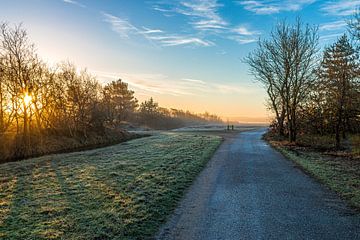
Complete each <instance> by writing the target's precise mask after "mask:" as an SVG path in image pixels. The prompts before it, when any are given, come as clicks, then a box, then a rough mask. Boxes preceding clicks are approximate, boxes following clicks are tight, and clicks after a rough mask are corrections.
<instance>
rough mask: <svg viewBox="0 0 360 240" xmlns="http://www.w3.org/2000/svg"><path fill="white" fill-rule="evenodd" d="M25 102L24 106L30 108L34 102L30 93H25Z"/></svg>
mask: <svg viewBox="0 0 360 240" xmlns="http://www.w3.org/2000/svg"><path fill="white" fill-rule="evenodd" d="M23 100H24V104H25V105H26V106H27V107H28V106H29V105H30V103H31V101H32V97H31V95H29V94H28V93H25V94H24V97H23Z"/></svg>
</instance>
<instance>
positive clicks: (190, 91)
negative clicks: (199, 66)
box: [90, 70, 256, 96]
mask: <svg viewBox="0 0 360 240" xmlns="http://www.w3.org/2000/svg"><path fill="white" fill-rule="evenodd" d="M90 71H91V72H92V73H93V74H95V75H96V76H97V77H98V78H99V79H100V80H101V81H103V82H104V83H107V82H110V81H112V80H116V79H119V78H121V79H122V80H123V81H125V82H127V83H128V84H129V86H130V88H133V89H135V90H137V91H136V92H137V93H141V94H142V95H149V96H153V95H154V94H155V95H156V94H162V95H171V96H187V95H202V94H212V93H217V94H219V93H221V94H238V93H242V94H251V93H253V92H254V91H256V89H255V88H251V87H250V88H249V87H242V86H239V85H238V84H236V85H234V84H223V83H221V84H220V83H209V82H207V81H204V80H200V79H193V78H182V79H172V78H171V77H169V76H167V75H164V74H161V73H124V72H122V73H121V72H119V73H112V72H102V71H95V70H90Z"/></svg>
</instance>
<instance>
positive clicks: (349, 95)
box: [320, 34, 359, 148]
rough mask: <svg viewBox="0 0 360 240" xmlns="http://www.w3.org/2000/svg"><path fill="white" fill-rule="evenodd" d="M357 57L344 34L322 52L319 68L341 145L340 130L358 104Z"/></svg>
mask: <svg viewBox="0 0 360 240" xmlns="http://www.w3.org/2000/svg"><path fill="white" fill-rule="evenodd" d="M358 74H359V56H358V54H357V52H356V50H355V49H354V48H353V46H352V45H351V43H350V41H349V39H348V37H347V36H346V35H345V34H344V35H343V36H341V37H340V38H339V39H338V41H337V42H336V43H334V44H333V45H331V46H329V47H327V48H326V49H325V51H324V56H323V60H322V62H321V67H320V82H321V83H322V85H323V87H324V88H325V89H326V101H327V104H328V106H329V108H328V109H329V111H331V112H332V119H331V120H332V122H333V126H334V128H335V138H336V147H337V148H340V137H341V133H342V134H343V137H344V138H345V133H346V131H347V130H348V129H349V125H350V124H349V123H350V120H351V119H352V118H356V116H357V114H358V113H357V111H358V109H359V107H358V106H357V103H356V102H357V101H358V98H359V80H358V78H357V77H358Z"/></svg>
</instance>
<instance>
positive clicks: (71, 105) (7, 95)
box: [0, 23, 221, 158]
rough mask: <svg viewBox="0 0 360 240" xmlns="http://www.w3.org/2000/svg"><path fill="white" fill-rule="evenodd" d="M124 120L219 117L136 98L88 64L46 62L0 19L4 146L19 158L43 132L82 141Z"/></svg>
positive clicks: (18, 29)
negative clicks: (99, 77) (103, 80)
mask: <svg viewBox="0 0 360 240" xmlns="http://www.w3.org/2000/svg"><path fill="white" fill-rule="evenodd" d="M124 122H130V123H131V124H134V125H136V126H138V125H143V126H147V127H150V128H156V129H170V128H177V127H182V126H186V125H189V124H202V123H210V122H221V119H220V118H219V117H218V116H216V115H212V114H209V113H205V114H194V113H191V112H189V111H182V110H177V109H166V108H162V107H160V106H159V105H158V103H156V102H155V101H154V100H153V99H152V98H150V100H148V101H144V102H142V103H140V104H139V103H138V100H137V99H136V98H135V96H134V91H132V90H130V89H129V88H128V84H127V83H125V82H123V81H122V80H120V79H119V80H117V81H113V82H110V83H108V84H106V85H105V86H103V85H102V84H100V82H99V81H98V80H97V79H96V78H95V77H94V76H93V75H92V74H90V73H89V72H88V71H87V70H81V71H79V70H78V69H77V67H76V66H75V65H73V64H71V63H68V62H62V63H59V64H57V66H56V67H50V66H48V64H46V63H45V62H44V61H43V60H42V59H41V58H40V57H39V56H38V55H37V53H36V49H35V46H34V44H32V43H31V41H30V39H29V37H28V34H27V32H26V30H25V29H24V28H23V27H22V26H21V25H18V26H15V27H10V26H9V25H8V24H7V23H1V24H0V141H1V143H2V146H3V150H4V148H10V147H11V148H12V149H13V150H12V152H13V153H14V154H16V155H19V156H18V157H19V158H21V157H22V156H26V155H27V154H28V152H29V151H30V150H31V149H34V148H35V147H36V145H37V144H39V142H40V143H41V141H42V139H43V138H46V136H49V135H52V136H58V137H59V136H67V137H69V138H77V139H80V141H82V142H86V139H87V138H88V137H89V135H93V134H94V133H96V134H98V135H104V134H106V133H107V129H117V128H121V127H122V126H123V125H124V124H123V123H124ZM58 139H60V138H58ZM4 143H7V144H4ZM4 146H6V147H4ZM1 152H2V151H1V149H0V154H1Z"/></svg>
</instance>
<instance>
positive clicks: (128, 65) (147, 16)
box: [0, 0, 360, 122]
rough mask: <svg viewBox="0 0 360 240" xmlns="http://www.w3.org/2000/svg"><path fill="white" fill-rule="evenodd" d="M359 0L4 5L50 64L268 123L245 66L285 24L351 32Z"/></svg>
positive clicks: (2, 15) (30, 0) (324, 33)
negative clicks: (296, 22)
mask: <svg viewBox="0 0 360 240" xmlns="http://www.w3.org/2000/svg"><path fill="white" fill-rule="evenodd" d="M359 5H360V0H338V1H334V0H297V1H292V0H172V1H170V0H169V1H165V0H143V1H140V0H91V1H90V0H88V1H85V0H23V1H19V0H0V22H4V21H5V22H8V23H10V24H19V23H22V24H23V26H24V28H26V29H27V31H28V34H29V37H30V39H31V41H33V42H34V43H35V45H36V48H37V51H38V53H39V55H40V56H41V57H42V58H43V59H44V60H45V61H46V62H47V63H49V64H50V65H55V64H56V63H59V62H61V61H70V62H72V63H74V64H75V65H76V66H78V67H79V68H86V69H87V70H88V71H90V72H91V73H93V74H94V75H96V76H97V78H98V79H99V81H101V82H102V83H103V84H106V83H108V82H110V81H112V80H116V79H119V78H120V79H122V80H123V81H125V82H127V83H128V84H129V88H130V89H132V90H134V91H135V96H136V97H137V98H138V100H139V101H140V102H141V101H144V100H146V99H149V98H150V97H153V98H154V100H155V101H157V102H159V104H160V105H161V106H163V107H168V108H178V109H183V110H190V111H192V112H198V113H202V112H205V111H208V112H211V113H215V114H218V115H219V116H221V117H222V118H223V119H224V120H227V119H229V120H238V121H242V122H253V121H256V122H261V121H266V120H268V119H269V116H271V113H270V112H269V111H268V110H267V107H266V100H265V99H266V93H265V90H264V89H263V88H262V86H261V85H260V84H259V83H257V82H255V81H254V78H253V77H252V76H251V75H249V69H248V66H247V65H246V63H244V61H243V59H244V57H246V56H247V55H248V54H249V53H250V52H251V51H252V50H254V49H255V48H256V42H257V41H258V39H259V38H267V37H268V36H269V33H270V31H271V30H272V28H273V27H274V26H275V25H276V23H277V22H278V21H281V20H284V19H286V20H287V21H289V22H292V21H294V20H295V18H296V17H298V16H299V17H301V18H302V21H303V22H305V23H309V24H312V25H316V26H318V27H319V35H320V46H321V47H322V46H326V45H329V44H331V43H332V42H334V41H336V39H337V38H338V37H339V36H340V35H341V34H343V33H344V32H345V31H346V21H347V20H348V19H349V17H351V16H352V14H353V12H354V9H356V7H357V6H359Z"/></svg>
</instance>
